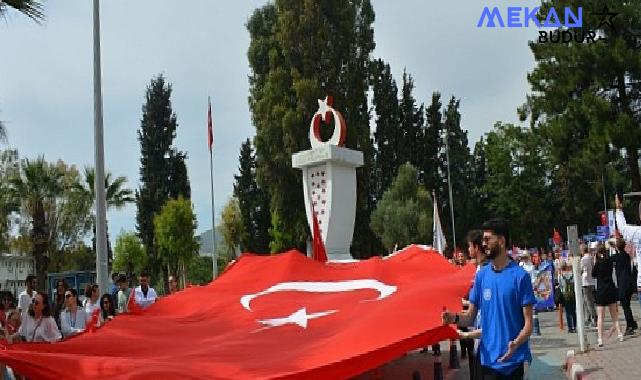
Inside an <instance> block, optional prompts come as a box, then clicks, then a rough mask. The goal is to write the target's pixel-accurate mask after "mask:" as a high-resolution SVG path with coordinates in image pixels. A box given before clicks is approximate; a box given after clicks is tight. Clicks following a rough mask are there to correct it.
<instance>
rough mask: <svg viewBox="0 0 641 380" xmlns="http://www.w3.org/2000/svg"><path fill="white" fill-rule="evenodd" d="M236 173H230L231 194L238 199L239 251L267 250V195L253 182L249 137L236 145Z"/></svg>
mask: <svg viewBox="0 0 641 380" xmlns="http://www.w3.org/2000/svg"><path fill="white" fill-rule="evenodd" d="M238 161H239V166H238V171H239V174H238V175H234V197H236V199H238V204H239V207H240V215H241V222H242V226H243V228H242V231H241V234H240V246H241V250H242V251H245V252H246V251H249V252H255V253H269V225H270V221H271V217H270V214H269V198H268V197H267V194H266V192H265V191H264V190H263V189H262V188H261V187H259V186H258V184H257V183H256V161H255V157H254V152H253V148H252V145H251V142H250V140H249V139H247V140H246V141H245V142H243V143H242V145H241V146H240V156H239V158H238Z"/></svg>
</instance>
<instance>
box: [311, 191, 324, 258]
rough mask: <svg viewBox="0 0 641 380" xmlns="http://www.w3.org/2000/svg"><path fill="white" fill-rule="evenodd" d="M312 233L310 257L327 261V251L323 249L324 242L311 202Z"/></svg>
mask: <svg viewBox="0 0 641 380" xmlns="http://www.w3.org/2000/svg"><path fill="white" fill-rule="evenodd" d="M312 221H313V223H312V224H313V227H312V235H313V239H314V242H313V245H312V257H313V258H314V260H316V261H320V262H321V263H324V262H327V251H325V244H323V236H322V235H321V231H320V226H319V223H318V218H317V217H316V212H315V211H314V205H313V204H312Z"/></svg>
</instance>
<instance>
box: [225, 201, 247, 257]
mask: <svg viewBox="0 0 641 380" xmlns="http://www.w3.org/2000/svg"><path fill="white" fill-rule="evenodd" d="M221 219H222V223H221V226H220V227H221V230H222V232H223V240H224V241H225V245H227V247H229V249H230V250H232V251H233V250H234V249H235V247H237V246H238V245H239V244H240V237H241V235H242V233H243V222H242V217H241V214H240V206H239V204H238V199H237V198H235V197H231V198H229V200H228V201H227V203H226V204H225V207H224V208H223V213H222V215H221Z"/></svg>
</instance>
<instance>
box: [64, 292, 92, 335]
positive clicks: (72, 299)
mask: <svg viewBox="0 0 641 380" xmlns="http://www.w3.org/2000/svg"><path fill="white" fill-rule="evenodd" d="M65 306H66V308H65V310H64V311H62V313H60V325H61V329H62V335H63V336H64V337H65V338H67V337H70V336H72V335H76V334H78V333H81V332H83V331H84V330H85V325H86V323H87V314H86V313H85V310H84V309H83V308H81V307H80V301H78V293H77V292H76V289H73V288H71V289H68V290H67V291H66V292H65Z"/></svg>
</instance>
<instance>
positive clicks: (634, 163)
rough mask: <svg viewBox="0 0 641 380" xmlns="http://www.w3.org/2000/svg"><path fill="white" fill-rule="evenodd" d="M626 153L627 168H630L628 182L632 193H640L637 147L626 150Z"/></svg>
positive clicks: (640, 182) (640, 181) (640, 178)
mask: <svg viewBox="0 0 641 380" xmlns="http://www.w3.org/2000/svg"><path fill="white" fill-rule="evenodd" d="M626 151H627V153H628V167H629V168H630V180H631V182H632V191H641V176H640V174H639V152H638V150H637V147H636V146H635V147H631V148H627V149H626Z"/></svg>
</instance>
